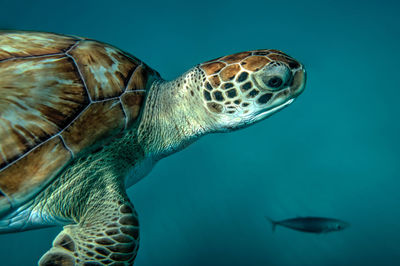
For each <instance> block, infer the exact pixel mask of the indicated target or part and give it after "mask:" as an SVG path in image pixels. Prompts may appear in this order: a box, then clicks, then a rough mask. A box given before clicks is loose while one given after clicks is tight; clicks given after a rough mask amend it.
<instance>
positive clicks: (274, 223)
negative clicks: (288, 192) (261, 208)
mask: <svg viewBox="0 0 400 266" xmlns="http://www.w3.org/2000/svg"><path fill="white" fill-rule="evenodd" d="M264 217H265V219H267V221H268V222H270V223H271V226H272V232H275V228H276V225H277V222H276V221H274V220H272V219H271V218H269V217H268V216H264Z"/></svg>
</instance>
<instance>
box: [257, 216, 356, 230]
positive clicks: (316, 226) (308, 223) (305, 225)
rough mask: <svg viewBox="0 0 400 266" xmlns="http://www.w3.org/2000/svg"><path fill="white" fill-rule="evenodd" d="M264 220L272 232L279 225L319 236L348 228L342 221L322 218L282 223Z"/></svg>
mask: <svg viewBox="0 0 400 266" xmlns="http://www.w3.org/2000/svg"><path fill="white" fill-rule="evenodd" d="M265 218H266V219H267V220H268V221H269V222H270V223H271V224H272V231H275V227H276V226H277V225H281V226H284V227H287V228H290V229H294V230H297V231H302V232H307V233H315V234H320V233H328V232H334V231H341V230H343V229H344V228H346V227H349V226H350V224H348V223H346V222H344V221H341V220H337V219H332V218H323V217H297V218H292V219H286V220H282V221H274V220H272V219H271V218H269V217H266V216H265Z"/></svg>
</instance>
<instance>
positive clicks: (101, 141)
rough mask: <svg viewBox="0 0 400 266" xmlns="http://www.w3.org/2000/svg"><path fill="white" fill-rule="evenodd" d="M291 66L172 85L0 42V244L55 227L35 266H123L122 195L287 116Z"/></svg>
mask: <svg viewBox="0 0 400 266" xmlns="http://www.w3.org/2000/svg"><path fill="white" fill-rule="evenodd" d="M304 84H305V70H304V67H303V66H302V64H301V63H299V62H298V61H296V60H295V59H293V58H292V57H290V56H288V55H286V54H284V53H283V52H280V51H278V50H254V51H248V52H241V53H236V54H233V55H229V56H224V57H220V58H217V59H214V60H210V61H207V62H205V63H202V64H199V65H197V66H195V67H193V68H192V69H190V70H189V71H187V72H186V73H184V74H183V75H182V76H180V77H178V78H177V79H175V80H173V81H166V80H163V79H162V78H161V77H160V75H159V74H158V72H156V71H154V70H153V69H151V68H150V67H149V66H147V65H146V64H145V63H143V62H142V61H140V60H139V59H137V58H136V57H134V56H132V55H130V54H128V53H126V52H123V51H121V50H119V49H117V48H115V47H113V46H111V45H108V44H105V43H102V42H98V41H95V40H91V39H85V38H80V37H74V36H65V35H59V34H53V33H43V32H24V31H5V32H1V33H0V232H1V233H7V232H17V231H24V230H29V229H35V228H39V227H47V226H54V225H63V226H64V228H63V230H62V231H61V232H60V234H59V235H58V236H57V237H56V238H55V240H54V241H53V246H52V247H51V248H50V249H49V251H47V252H46V253H45V254H44V255H43V256H42V258H41V259H40V261H39V265H131V264H133V261H134V259H135V256H136V253H137V251H138V242H139V223H138V216H137V213H136V211H135V209H134V207H133V205H132V203H131V202H130V200H129V198H128V196H127V194H126V188H128V187H130V186H131V185H133V184H135V183H136V182H137V181H138V180H140V179H141V178H143V177H144V176H145V175H146V174H147V173H148V172H149V171H150V170H151V168H152V167H153V166H154V164H155V163H156V162H157V161H158V160H160V159H161V158H163V157H166V156H168V155H170V154H172V153H174V152H177V151H179V150H181V149H183V148H184V147H186V146H187V145H189V144H190V143H192V142H194V141H195V140H197V139H198V138H199V137H200V136H203V135H205V134H207V133H211V132H229V131H232V130H235V129H238V128H243V127H245V126H248V125H250V124H253V123H255V122H257V121H260V120H262V119H264V118H266V117H268V116H270V115H272V114H273V113H275V112H277V111H279V110H281V109H282V108H284V107H286V106H288V105H289V104H290V103H292V102H293V100H294V99H295V98H296V97H297V96H298V95H299V94H300V93H301V92H302V91H303V89H304Z"/></svg>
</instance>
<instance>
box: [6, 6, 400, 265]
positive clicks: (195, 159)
mask: <svg viewBox="0 0 400 266" xmlns="http://www.w3.org/2000/svg"><path fill="white" fill-rule="evenodd" d="M1 2H2V3H1V9H2V12H1V16H0V27H3V28H15V29H30V30H41V31H52V32H59V33H66V34H75V35H81V36H87V37H90V38H94V39H98V40H101V41H105V42H108V43H112V44H114V45H116V46H117V47H120V48H122V49H124V50H126V51H128V52H130V53H132V54H134V55H136V56H137V57H139V58H140V59H142V60H143V61H145V62H146V63H147V64H149V65H150V66H152V67H153V68H154V69H156V70H158V71H159V72H160V73H161V75H162V76H163V77H164V78H166V79H173V78H175V77H176V76H178V75H180V74H181V73H183V72H184V71H186V70H187V69H189V68H190V67H192V66H193V65H195V64H197V63H200V62H203V61H206V60H209V59H212V58H215V57H218V56H222V55H225V54H230V53H234V52H239V51H245V50H251V49H260V48H277V49H280V50H282V51H285V52H286V53H288V54H290V55H292V56H293V57H295V58H296V59H298V60H299V61H301V62H302V63H304V64H305V66H306V68H307V71H308V82H307V86H306V90H305V92H304V93H303V94H302V95H301V96H300V97H299V99H298V100H297V101H296V102H295V103H294V104H292V105H291V106H290V107H289V108H287V109H285V110H283V111H281V112H279V113H278V114H276V115H274V116H273V117H271V118H269V119H267V120H265V121H263V122H262V123H259V124H256V125H254V126H252V127H249V128H247V129H244V130H241V131H237V132H234V133H230V134H215V135H208V136H206V137H203V138H202V139H200V140H199V141H198V142H196V143H195V144H193V145H192V146H190V147H189V148H187V149H186V150H184V151H182V152H180V153H177V154H175V155H173V156H171V157H168V158H166V159H164V160H163V161H161V162H160V163H159V164H158V165H157V166H156V167H155V169H154V170H153V172H152V173H151V174H150V175H149V176H148V177H146V178H145V179H143V180H142V181H141V182H139V183H138V184H137V185H135V186H134V187H133V188H131V189H130V190H129V196H130V198H131V199H132V201H133V202H134V204H135V206H136V209H137V211H138V212H139V215H140V223H141V229H140V230H141V247H140V250H139V254H138V257H137V260H136V263H135V265H137V266H157V265H168V266H181V265H182V266H186V265H310V266H311V265H396V264H397V265H400V245H399V242H400V225H399V220H400V193H399V187H400V181H399V180H400V179H399V178H400V174H399V172H400V171H399V170H400V164H399V162H400V160H399V159H400V152H399V151H400V141H399V136H400V123H399V115H400V112H399V111H400V110H399V107H398V99H399V97H400V85H399V84H400V83H399V80H398V78H399V62H400V53H399V49H398V48H399V46H400V42H399V40H400V19H399V12H398V11H399V9H400V5H399V4H397V3H396V2H395V1H365V2H364V1H363V4H360V3H361V1H349V0H348V1H338V0H335V1H289V0H287V1H265V0H264V1H205V0H203V1H193V2H189V1H182V2H179V1H162V2H161V1H160V2H156V1H140V2H139V1H101V2H99V1H68V2H65V1H62V2H59V3H56V1H28V0H20V1H6V0H2V1H1ZM264 215H268V216H270V217H272V218H274V219H284V218H292V217H296V216H303V215H304V216H307V215H313V216H326V217H332V218H339V219H343V220H345V221H348V222H349V223H351V227H350V228H349V229H347V230H344V231H342V232H337V233H331V234H325V235H312V234H304V233H300V232H296V231H291V230H288V229H285V228H280V227H279V228H277V231H276V232H275V233H272V232H271V226H270V225H269V224H268V222H267V221H266V220H265V219H264ZM59 230H60V228H50V229H43V230H36V231H30V232H25V233H19V234H10V235H0V255H1V263H0V265H34V264H35V263H36V261H37V260H38V258H40V256H41V255H42V254H43V253H44V252H45V251H46V250H48V248H49V247H50V245H51V242H52V240H53V238H54V237H55V236H56V235H57V234H58V232H59Z"/></svg>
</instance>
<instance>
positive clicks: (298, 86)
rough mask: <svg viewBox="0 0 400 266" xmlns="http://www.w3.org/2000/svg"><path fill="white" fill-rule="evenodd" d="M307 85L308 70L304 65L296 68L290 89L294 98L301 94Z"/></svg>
mask: <svg viewBox="0 0 400 266" xmlns="http://www.w3.org/2000/svg"><path fill="white" fill-rule="evenodd" d="M305 85H306V70H305V69H304V67H301V68H300V69H298V70H296V72H295V73H294V74H293V81H292V85H291V86H290V90H291V92H292V95H293V98H296V97H297V96H299V95H300V94H301V93H302V92H303V91H304V88H305Z"/></svg>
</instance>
